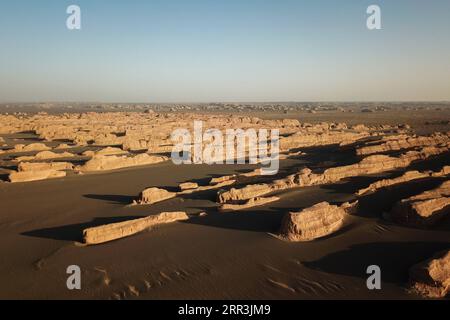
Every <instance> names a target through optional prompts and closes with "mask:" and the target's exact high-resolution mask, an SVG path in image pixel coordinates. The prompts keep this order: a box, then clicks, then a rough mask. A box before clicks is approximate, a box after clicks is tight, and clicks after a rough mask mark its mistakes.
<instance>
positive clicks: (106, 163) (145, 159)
mask: <svg viewBox="0 0 450 320" xmlns="http://www.w3.org/2000/svg"><path fill="white" fill-rule="evenodd" d="M167 159H168V158H167V157H158V156H150V155H148V154H145V153H143V154H139V155H137V156H134V157H127V156H104V155H96V156H95V157H93V158H92V159H91V160H89V161H88V162H86V163H85V164H84V165H82V166H78V167H77V168H76V170H78V171H81V172H89V171H106V170H115V169H120V168H127V167H135V166H143V165H150V164H156V163H160V162H163V161H166V160H167Z"/></svg>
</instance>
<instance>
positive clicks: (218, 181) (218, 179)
mask: <svg viewBox="0 0 450 320" xmlns="http://www.w3.org/2000/svg"><path fill="white" fill-rule="evenodd" d="M235 178H236V175H235V174H233V175H229V176H223V177H218V178H212V179H211V181H210V182H209V184H218V183H222V182H224V181H230V180H233V179H235Z"/></svg>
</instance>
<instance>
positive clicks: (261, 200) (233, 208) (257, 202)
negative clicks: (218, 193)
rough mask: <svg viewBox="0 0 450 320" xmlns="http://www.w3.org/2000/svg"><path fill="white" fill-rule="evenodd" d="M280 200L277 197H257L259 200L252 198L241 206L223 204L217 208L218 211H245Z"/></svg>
mask: <svg viewBox="0 0 450 320" xmlns="http://www.w3.org/2000/svg"><path fill="white" fill-rule="evenodd" d="M278 200H280V198H279V197H259V198H252V199H250V200H247V201H245V202H244V203H242V204H228V203H225V204H223V205H221V206H220V207H219V210H220V211H239V210H245V209H248V208H253V207H259V206H263V205H265V204H268V203H271V202H275V201H278Z"/></svg>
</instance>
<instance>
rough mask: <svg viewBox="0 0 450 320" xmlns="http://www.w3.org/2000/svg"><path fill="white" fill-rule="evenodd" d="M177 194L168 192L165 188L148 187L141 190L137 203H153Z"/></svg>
mask: <svg viewBox="0 0 450 320" xmlns="http://www.w3.org/2000/svg"><path fill="white" fill-rule="evenodd" d="M176 196H177V194H176V192H170V191H167V190H165V189H159V188H148V189H145V190H144V191H142V192H141V194H140V195H139V199H138V201H137V203H138V204H154V203H157V202H161V201H164V200H168V199H172V198H175V197H176Z"/></svg>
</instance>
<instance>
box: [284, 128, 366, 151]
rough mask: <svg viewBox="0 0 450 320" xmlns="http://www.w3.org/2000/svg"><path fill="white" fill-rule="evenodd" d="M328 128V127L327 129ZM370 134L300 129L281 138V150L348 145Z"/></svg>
mask: <svg viewBox="0 0 450 320" xmlns="http://www.w3.org/2000/svg"><path fill="white" fill-rule="evenodd" d="M326 130H327V129H326ZM369 136H370V133H368V132H358V133H354V132H348V131H325V132H321V133H317V132H314V133H308V132H304V131H299V132H297V133H295V134H293V135H291V136H288V137H281V138H280V150H281V151H288V150H290V149H295V148H304V147H313V146H325V145H332V144H338V145H346V144H350V143H354V142H356V141H358V140H361V139H363V138H367V137H369Z"/></svg>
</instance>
